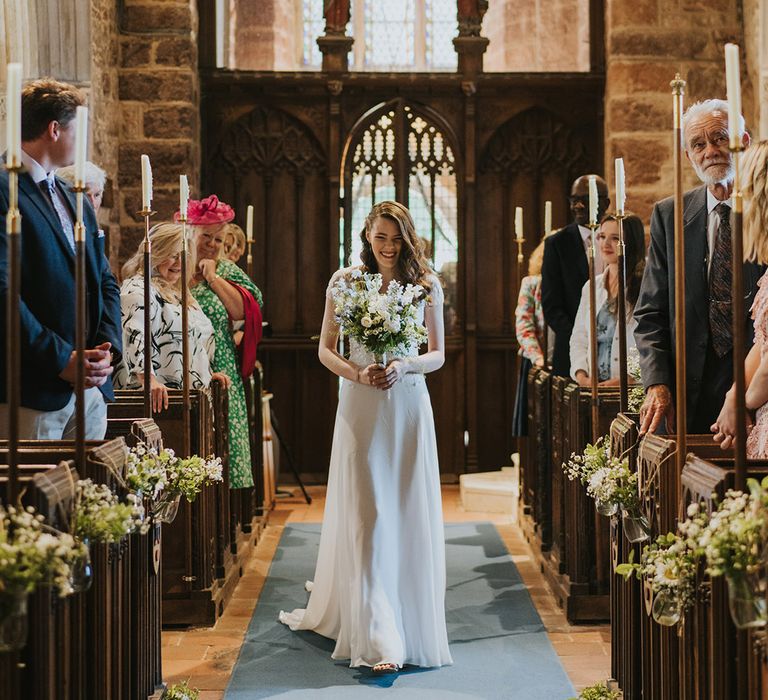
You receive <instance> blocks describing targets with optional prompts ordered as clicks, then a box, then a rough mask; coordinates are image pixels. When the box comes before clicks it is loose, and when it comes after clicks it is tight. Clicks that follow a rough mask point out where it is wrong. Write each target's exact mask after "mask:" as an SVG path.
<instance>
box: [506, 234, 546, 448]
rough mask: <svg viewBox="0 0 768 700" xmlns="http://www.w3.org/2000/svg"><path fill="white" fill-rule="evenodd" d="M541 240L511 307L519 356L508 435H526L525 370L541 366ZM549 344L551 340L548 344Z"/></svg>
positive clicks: (526, 389)
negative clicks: (513, 307)
mask: <svg viewBox="0 0 768 700" xmlns="http://www.w3.org/2000/svg"><path fill="white" fill-rule="evenodd" d="M543 257H544V239H542V241H541V243H539V245H537V246H536V249H535V250H534V251H533V253H531V257H530V258H529V260H528V275H527V276H526V277H523V279H522V281H521V282H520V293H519V295H518V298H517V308H516V309H515V337H516V338H517V344H518V346H519V348H520V349H519V350H518V352H517V354H518V355H520V374H519V376H518V379H517V393H516V395H515V410H514V413H513V414H512V436H513V437H525V436H526V435H528V372H529V371H530V369H531V367H543V366H544V328H545V325H544V312H543V311H542V310H541V262H542V258H543ZM549 347H550V348H551V347H552V343H550V344H549Z"/></svg>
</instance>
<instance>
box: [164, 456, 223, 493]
mask: <svg viewBox="0 0 768 700" xmlns="http://www.w3.org/2000/svg"><path fill="white" fill-rule="evenodd" d="M223 478H224V476H223V471H222V464H221V459H220V458H218V457H213V456H211V457H208V459H203V458H202V457H199V456H198V455H193V456H192V457H188V458H187V459H179V460H177V461H176V462H175V463H174V464H173V466H172V467H171V468H170V469H169V470H168V480H167V485H166V488H167V490H168V491H169V492H170V493H173V494H181V495H182V496H184V497H185V498H186V499H187V501H189V502H190V503H191V502H192V501H194V500H195V498H197V494H199V493H200V491H202V489H203V486H205V485H206V484H212V483H214V482H216V481H222V480H223Z"/></svg>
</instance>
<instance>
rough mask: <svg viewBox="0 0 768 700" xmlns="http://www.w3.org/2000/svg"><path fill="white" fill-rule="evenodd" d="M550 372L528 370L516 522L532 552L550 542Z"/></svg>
mask: <svg viewBox="0 0 768 700" xmlns="http://www.w3.org/2000/svg"><path fill="white" fill-rule="evenodd" d="M551 394H552V374H551V373H550V372H549V371H547V370H545V369H543V368H537V367H534V368H532V369H531V371H530V372H529V373H528V445H529V451H528V457H527V459H526V463H525V464H523V466H522V470H521V473H522V474H523V492H524V496H523V498H524V503H525V507H524V508H523V509H522V511H521V517H520V524H521V527H522V530H523V533H524V535H525V537H526V539H527V540H528V542H529V543H530V545H531V547H532V549H533V550H534V552H537V553H538V552H547V551H549V549H550V547H551V544H552V501H551V497H552V488H551V481H552V437H553V434H552V423H551V411H550V407H551V405H552V404H551Z"/></svg>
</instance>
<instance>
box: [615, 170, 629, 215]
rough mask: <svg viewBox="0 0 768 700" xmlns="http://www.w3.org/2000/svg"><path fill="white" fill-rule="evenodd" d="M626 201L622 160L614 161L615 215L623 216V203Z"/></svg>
mask: <svg viewBox="0 0 768 700" xmlns="http://www.w3.org/2000/svg"><path fill="white" fill-rule="evenodd" d="M626 201H627V194H626V190H625V189H624V159H623V158H617V159H616V213H617V214H618V215H619V216H624V203H625V202H626Z"/></svg>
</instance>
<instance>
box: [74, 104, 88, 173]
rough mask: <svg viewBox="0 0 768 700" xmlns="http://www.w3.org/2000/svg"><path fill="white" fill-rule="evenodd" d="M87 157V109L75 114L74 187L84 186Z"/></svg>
mask: <svg viewBox="0 0 768 700" xmlns="http://www.w3.org/2000/svg"><path fill="white" fill-rule="evenodd" d="M87 157H88V107H78V108H77V111H76V112H75V185H77V186H78V187H84V186H85V161H86V158H87Z"/></svg>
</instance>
